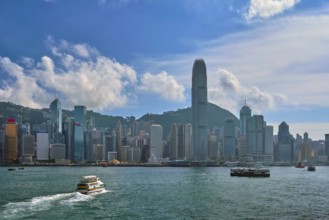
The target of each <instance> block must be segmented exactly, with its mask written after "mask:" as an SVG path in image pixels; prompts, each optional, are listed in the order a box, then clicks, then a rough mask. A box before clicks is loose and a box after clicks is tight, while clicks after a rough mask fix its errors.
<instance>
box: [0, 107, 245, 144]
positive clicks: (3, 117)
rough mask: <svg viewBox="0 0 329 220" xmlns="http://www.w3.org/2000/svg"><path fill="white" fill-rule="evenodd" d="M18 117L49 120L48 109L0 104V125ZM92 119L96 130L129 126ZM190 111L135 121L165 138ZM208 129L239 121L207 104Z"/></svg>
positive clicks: (116, 118)
mask: <svg viewBox="0 0 329 220" xmlns="http://www.w3.org/2000/svg"><path fill="white" fill-rule="evenodd" d="M62 112H63V120H65V118H67V117H73V111H70V110H64V109H63V110H62ZM18 115H20V116H21V117H22V122H23V123H27V122H28V123H30V124H31V125H33V124H42V123H46V122H47V120H49V109H48V108H43V109H32V108H28V107H24V106H21V105H16V104H13V103H11V102H0V124H5V122H6V121H7V119H8V118H16V120H17V118H18V117H17V116H18ZM91 117H93V118H94V119H95V124H96V127H97V128H106V127H107V128H114V127H115V125H116V123H117V122H118V121H120V122H121V124H122V125H127V126H128V125H129V118H124V117H121V116H109V115H102V114H100V113H97V112H93V111H87V119H90V118H91ZM191 119H192V111H191V108H190V107H189V108H185V109H178V110H176V111H168V112H164V113H163V114H150V113H148V114H145V115H144V116H142V117H141V118H139V119H138V120H137V121H145V122H149V121H152V122H153V123H155V124H160V125H162V127H163V135H164V138H166V137H167V136H168V134H169V132H170V130H171V125H172V124H173V123H182V124H185V123H191V122H192V120H191ZM208 119H210V120H208V128H210V129H212V128H213V127H218V128H220V127H222V126H223V125H224V121H225V120H226V119H233V120H234V122H235V126H237V127H239V119H238V118H237V117H236V116H235V115H233V114H232V113H231V112H229V111H227V110H225V109H223V108H221V107H219V106H217V105H214V104H212V103H208Z"/></svg>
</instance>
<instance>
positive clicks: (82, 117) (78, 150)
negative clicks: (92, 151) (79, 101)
mask: <svg viewBox="0 0 329 220" xmlns="http://www.w3.org/2000/svg"><path fill="white" fill-rule="evenodd" d="M74 121H75V124H74V157H73V158H74V160H75V161H76V162H82V161H83V160H85V159H86V158H85V138H84V131H85V126H86V107H85V106H74Z"/></svg>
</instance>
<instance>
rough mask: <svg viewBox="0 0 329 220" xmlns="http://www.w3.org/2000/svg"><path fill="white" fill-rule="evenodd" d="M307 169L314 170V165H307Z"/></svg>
mask: <svg viewBox="0 0 329 220" xmlns="http://www.w3.org/2000/svg"><path fill="white" fill-rule="evenodd" d="M307 170H308V171H315V166H314V165H309V166H308V167H307Z"/></svg>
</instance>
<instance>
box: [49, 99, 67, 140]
mask: <svg viewBox="0 0 329 220" xmlns="http://www.w3.org/2000/svg"><path fill="white" fill-rule="evenodd" d="M49 109H50V132H49V135H50V144H55V143H63V142H64V140H63V135H62V105H61V102H60V101H59V99H58V98H55V100H54V101H53V102H52V103H50V107H49Z"/></svg>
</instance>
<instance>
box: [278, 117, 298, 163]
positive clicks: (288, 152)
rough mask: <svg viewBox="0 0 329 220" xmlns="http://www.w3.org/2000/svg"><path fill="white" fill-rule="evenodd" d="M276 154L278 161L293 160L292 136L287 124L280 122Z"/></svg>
mask: <svg viewBox="0 0 329 220" xmlns="http://www.w3.org/2000/svg"><path fill="white" fill-rule="evenodd" d="M278 156H279V160H280V161H293V160H294V148H293V136H292V135H291V134H290V132H289V125H288V124H287V123H286V122H284V121H283V122H282V123H281V124H280V125H279V131H278Z"/></svg>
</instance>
